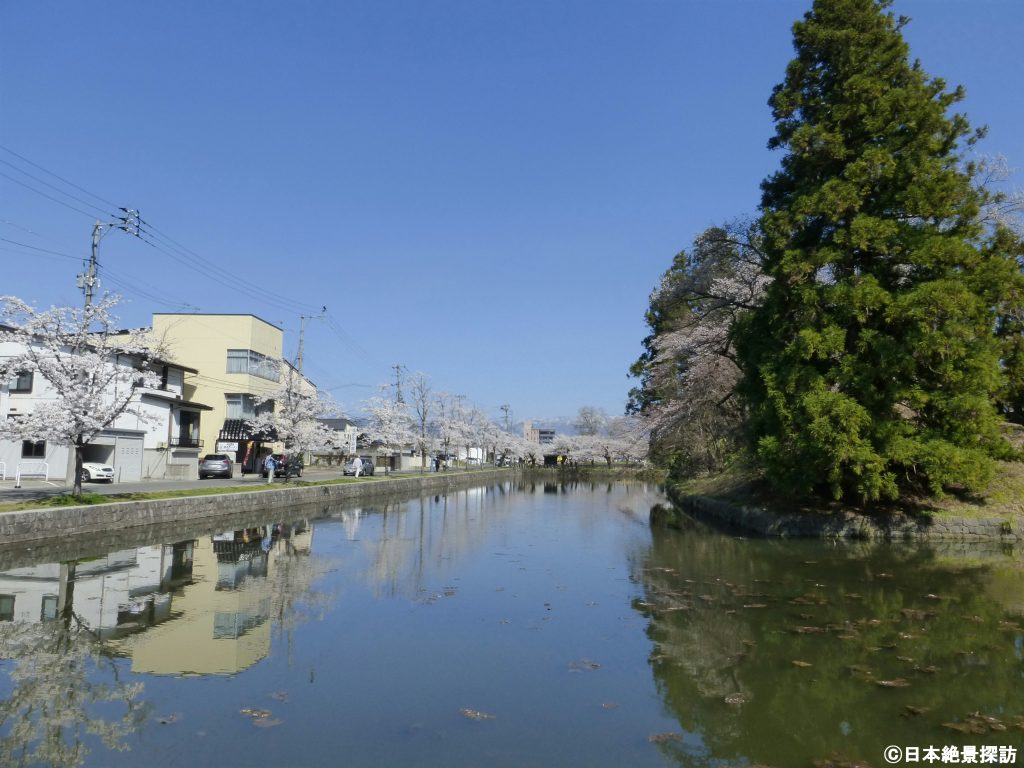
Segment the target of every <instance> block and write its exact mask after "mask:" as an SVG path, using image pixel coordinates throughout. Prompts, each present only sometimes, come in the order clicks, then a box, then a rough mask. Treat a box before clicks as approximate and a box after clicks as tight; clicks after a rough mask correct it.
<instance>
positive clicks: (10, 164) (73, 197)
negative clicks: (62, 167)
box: [0, 158, 109, 217]
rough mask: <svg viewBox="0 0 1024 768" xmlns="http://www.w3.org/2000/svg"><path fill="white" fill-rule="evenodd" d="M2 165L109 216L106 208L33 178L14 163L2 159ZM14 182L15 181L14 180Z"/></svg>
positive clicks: (0, 161) (101, 214)
mask: <svg viewBox="0 0 1024 768" xmlns="http://www.w3.org/2000/svg"><path fill="white" fill-rule="evenodd" d="M0 163H3V164H4V165H6V166H8V167H10V168H13V169H14V170H16V171H17V172H18V173H20V174H22V175H23V176H28V177H29V178H30V179H32V181H34V182H36V183H37V184H42V185H43V186H44V187H49V188H50V189H52V190H54V191H56V192H58V193H59V194H62V195H64V196H65V197H70V198H71V199H72V200H74V201H75V202H76V203H81V204H82V205H87V206H89V207H90V208H95V209H96V210H97V211H99V212H100V216H101V217H102V216H108V215H109V213H108V211H107V209H106V208H101V207H100V206H98V205H93V204H92V203H90V202H89V201H88V200H83V199H82V198H80V197H76V196H75V195H72V194H71V193H70V192H65V191H64V190H63V189H61V188H60V187H58V186H57V185H56V184H51V183H50V182H48V181H46V180H45V179H40V178H39V177H38V176H33V175H32V174H31V173H29V172H28V171H24V170H22V169H21V168H19V167H18V166H16V165H15V164H14V163H9V162H7V161H6V160H4V159H3V158H0ZM7 178H11V177H10V176H8V177H7ZM12 181H13V179H12Z"/></svg>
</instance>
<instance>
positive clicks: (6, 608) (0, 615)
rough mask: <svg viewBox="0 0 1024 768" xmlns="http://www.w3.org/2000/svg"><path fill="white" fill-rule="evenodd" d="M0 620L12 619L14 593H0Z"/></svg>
mask: <svg viewBox="0 0 1024 768" xmlns="http://www.w3.org/2000/svg"><path fill="white" fill-rule="evenodd" d="M0 621H14V595H0Z"/></svg>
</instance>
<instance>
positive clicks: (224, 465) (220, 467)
mask: <svg viewBox="0 0 1024 768" xmlns="http://www.w3.org/2000/svg"><path fill="white" fill-rule="evenodd" d="M234 475H235V465H234V463H233V462H232V461H231V457H230V456H228V455H227V454H226V453H208V454H206V455H205V456H203V458H202V459H201V460H200V462H199V479H200V480H204V479H206V478H207V477H227V478H232V477H234Z"/></svg>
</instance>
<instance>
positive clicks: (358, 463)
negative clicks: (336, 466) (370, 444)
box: [352, 456, 363, 477]
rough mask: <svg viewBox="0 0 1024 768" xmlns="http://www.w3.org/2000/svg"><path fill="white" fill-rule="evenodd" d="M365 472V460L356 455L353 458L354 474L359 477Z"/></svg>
mask: <svg viewBox="0 0 1024 768" xmlns="http://www.w3.org/2000/svg"><path fill="white" fill-rule="evenodd" d="M362 473H363V460H362V459H360V458H359V457H358V456H356V457H355V458H354V459H352V474H353V476H355V477H359V476H360V475H361V474H362Z"/></svg>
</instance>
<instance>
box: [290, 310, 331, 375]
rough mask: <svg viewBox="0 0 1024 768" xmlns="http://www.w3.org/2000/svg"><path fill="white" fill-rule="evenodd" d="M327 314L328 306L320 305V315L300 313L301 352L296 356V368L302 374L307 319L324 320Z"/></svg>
mask: <svg viewBox="0 0 1024 768" xmlns="http://www.w3.org/2000/svg"><path fill="white" fill-rule="evenodd" d="M326 314H327V307H320V314H319V315H299V354H297V355H296V356H295V369H296V370H297V371H298V372H299V373H300V374H301V373H302V360H303V356H302V350H303V347H304V344H305V338H306V321H307V320H323V317H324V315H326Z"/></svg>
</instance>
